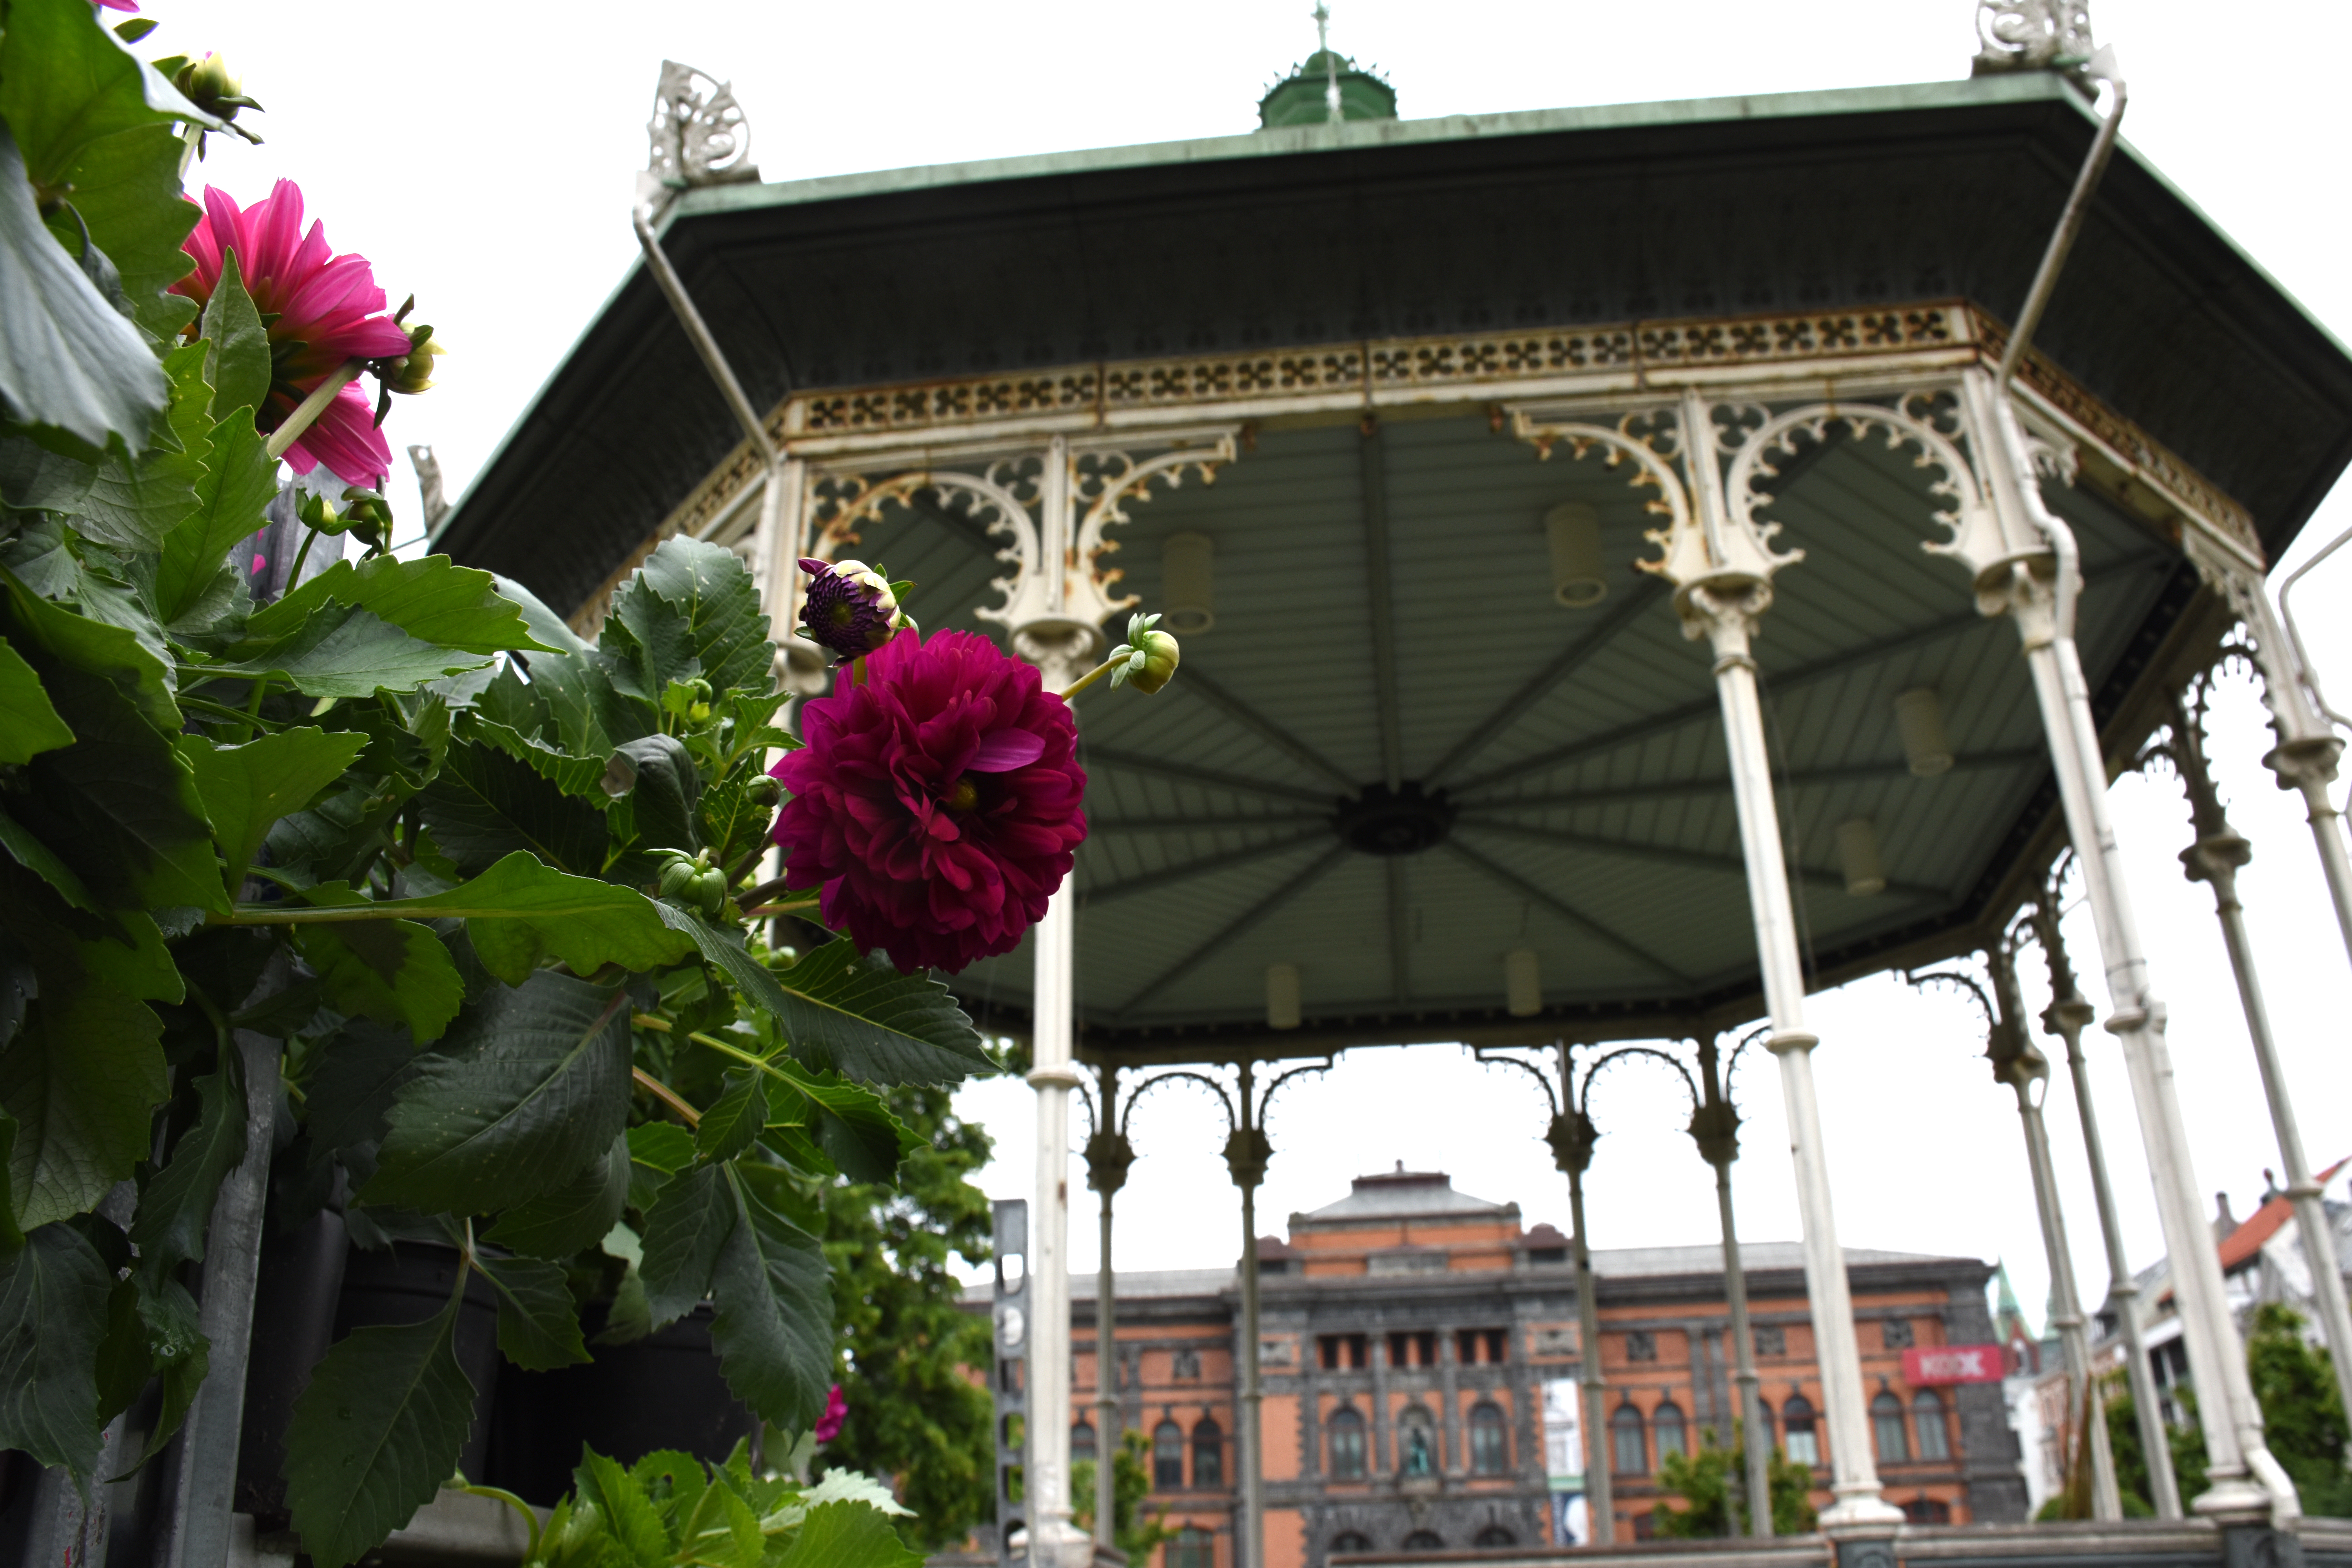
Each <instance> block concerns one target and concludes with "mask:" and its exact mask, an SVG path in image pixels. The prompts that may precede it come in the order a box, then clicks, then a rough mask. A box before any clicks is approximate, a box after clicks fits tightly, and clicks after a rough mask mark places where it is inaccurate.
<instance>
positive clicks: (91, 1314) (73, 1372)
mask: <svg viewBox="0 0 2352 1568" xmlns="http://www.w3.org/2000/svg"><path fill="white" fill-rule="evenodd" d="M113 1286H114V1271H113V1270H112V1269H110V1268H107V1266H106V1262H105V1259H103V1258H100V1256H99V1254H98V1249H97V1248H96V1247H92V1246H91V1245H90V1244H89V1242H88V1241H87V1240H85V1239H84V1238H83V1237H82V1236H81V1234H80V1233H79V1231H77V1230H75V1229H74V1228H73V1227H72V1226H65V1225H45V1226H41V1227H40V1228H39V1229H38V1230H35V1231H32V1232H30V1233H29V1234H27V1235H26V1237H25V1245H24V1246H22V1247H18V1248H16V1251H15V1252H13V1253H10V1254H8V1255H7V1256H5V1257H0V1448H16V1449H19V1450H21V1451H23V1452H24V1453H26V1454H29V1455H31V1456H32V1458H33V1461H34V1463H36V1464H40V1465H58V1466H63V1467H64V1468H67V1469H68V1470H70V1471H71V1472H72V1473H73V1477H74V1479H75V1480H76V1482H78V1483H79V1485H80V1486H82V1487H83V1488H85V1489H87V1488H88V1487H89V1483H90V1480H91V1479H92V1475H93V1472H95V1470H96V1469H97V1468H98V1458H99V1447H100V1428H99V1420H98V1384H97V1380H96V1377H95V1374H94V1371H93V1369H94V1367H95V1366H96V1363H97V1360H98V1346H99V1340H100V1336H101V1335H102V1334H103V1333H104V1332H105V1329H106V1308H107V1298H108V1296H109V1295H110V1293H111V1291H112V1289H113Z"/></svg>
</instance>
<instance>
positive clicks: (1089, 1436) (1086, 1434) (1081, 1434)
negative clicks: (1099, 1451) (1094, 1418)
mask: <svg viewBox="0 0 2352 1568" xmlns="http://www.w3.org/2000/svg"><path fill="white" fill-rule="evenodd" d="M1094 1457H1095V1424H1094V1423H1093V1422H1091V1421H1081V1422H1079V1423H1078V1424H1077V1425H1076V1426H1073V1427H1071V1428H1070V1463H1072V1464H1074V1465H1075V1464H1076V1463H1077V1462H1078V1461H1079V1460H1080V1459H1091V1458H1094Z"/></svg>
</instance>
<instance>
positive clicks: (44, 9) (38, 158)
mask: <svg viewBox="0 0 2352 1568" xmlns="http://www.w3.org/2000/svg"><path fill="white" fill-rule="evenodd" d="M0 117H5V119H6V120H7V121H8V123H9V125H10V126H11V127H13V128H14V129H15V132H16V135H18V136H20V137H22V138H23V139H24V142H25V161H26V163H27V164H28V165H29V167H30V169H31V171H32V174H33V175H34V177H36V178H37V179H39V180H40V181H41V182H42V183H43V184H49V185H58V184H63V183H64V182H65V176H66V174H67V173H68V171H69V170H70V169H71V168H72V167H73V164H74V163H75V162H76V160H78V159H79V158H80V157H81V156H82V155H83V154H84V153H87V152H88V151H89V148H90V146H91V144H92V143H94V142H99V141H100V140H102V139H104V138H106V137H109V136H112V135H115V134H117V133H118V132H123V131H129V130H133V129H136V128H137V127H140V126H143V125H159V124H161V125H164V126H166V128H168V121H173V120H184V121H189V122H191V123H194V124H198V125H205V126H209V127H211V128H212V129H214V130H215V131H216V130H218V129H220V121H217V120H215V119H214V118H213V117H212V116H211V115H209V114H206V113H205V112H203V111H202V110H198V109H197V108H196V107H195V106H194V104H192V103H190V102H189V101H188V100H186V99H184V98H183V97H182V96H181V95H180V93H179V91H178V89H175V88H173V86H172V84H171V83H169V82H167V81H165V80H164V79H163V78H162V77H160V76H158V75H157V74H156V73H155V71H154V70H153V69H152V68H150V67H149V66H148V65H147V64H146V63H145V62H144V61H142V60H141V59H140V58H139V57H138V56H136V55H134V54H132V53H131V51H130V50H129V49H127V48H125V47H123V46H122V43H121V40H120V39H118V38H117V37H115V36H114V35H113V34H111V33H110V32H108V31H107V30H106V28H105V27H104V26H101V25H100V23H99V22H98V20H97V18H96V17H95V16H93V15H92V14H91V13H89V12H88V11H84V10H80V9H79V8H78V7H76V6H74V5H70V4H68V0H16V3H15V4H13V5H10V7H9V11H8V31H7V33H6V34H5V36H0Z"/></svg>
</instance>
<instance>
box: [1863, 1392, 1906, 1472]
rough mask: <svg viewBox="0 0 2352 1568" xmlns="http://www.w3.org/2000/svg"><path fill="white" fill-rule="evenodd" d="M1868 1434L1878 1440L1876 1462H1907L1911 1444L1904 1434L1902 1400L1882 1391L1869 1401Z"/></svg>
mask: <svg viewBox="0 0 2352 1568" xmlns="http://www.w3.org/2000/svg"><path fill="white" fill-rule="evenodd" d="M1870 1435H1871V1436H1873V1437H1874V1438H1876V1439H1877V1440H1878V1462H1879V1463H1880V1464H1882V1465H1902V1464H1908V1463H1909V1462H1910V1459H1911V1445H1910V1442H1909V1441H1908V1440H1907V1439H1906V1437H1905V1436H1904V1422H1903V1401H1901V1400H1900V1399H1897V1398H1895V1395H1894V1394H1885V1393H1882V1394H1879V1395H1878V1397H1877V1398H1875V1399H1873V1400H1872V1401H1871V1402H1870Z"/></svg>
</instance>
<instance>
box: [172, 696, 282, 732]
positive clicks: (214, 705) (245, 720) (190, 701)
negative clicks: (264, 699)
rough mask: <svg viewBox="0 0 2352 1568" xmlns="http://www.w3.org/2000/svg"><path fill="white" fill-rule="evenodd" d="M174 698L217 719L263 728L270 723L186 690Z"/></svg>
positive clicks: (187, 706) (265, 728)
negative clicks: (193, 694) (193, 695)
mask: <svg viewBox="0 0 2352 1568" xmlns="http://www.w3.org/2000/svg"><path fill="white" fill-rule="evenodd" d="M173 700H174V701H176V702H177V703H179V705H180V706H181V707H183V708H193V709H194V710H196V711H198V712H199V713H209V714H211V715H212V716H213V717H214V718H215V719H227V720H233V721H236V722H237V723H240V724H249V725H252V726H254V727H256V728H258V729H261V730H268V728H269V726H268V724H267V723H265V722H263V721H261V720H259V719H257V718H256V717H255V716H254V715H252V714H250V713H241V712H239V711H237V710H236V709H234V708H228V707H224V706H223V705H222V704H220V703H218V702H211V701H207V700H205V699H204V698H201V697H191V696H189V695H188V694H187V693H186V692H184V691H183V692H181V693H180V694H179V696H177V697H176V698H174V699H173Z"/></svg>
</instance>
